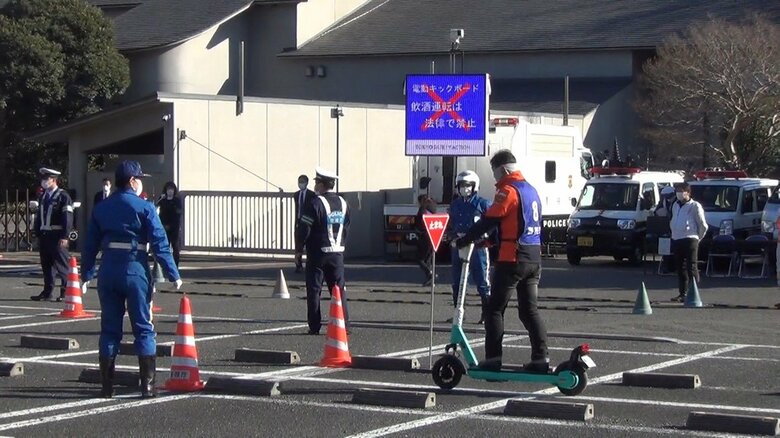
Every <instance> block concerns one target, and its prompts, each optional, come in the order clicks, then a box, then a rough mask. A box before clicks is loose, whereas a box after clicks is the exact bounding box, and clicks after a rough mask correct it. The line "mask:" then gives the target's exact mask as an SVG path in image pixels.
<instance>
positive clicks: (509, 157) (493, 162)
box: [490, 149, 517, 169]
mask: <svg viewBox="0 0 780 438" xmlns="http://www.w3.org/2000/svg"><path fill="white" fill-rule="evenodd" d="M513 163H517V158H515V155H514V154H513V153H512V151H510V150H509V149H502V150H500V151H498V152H496V154H495V155H493V157H492V158H491V159H490V167H491V168H493V169H495V168H497V167H499V166H503V165H505V164H513Z"/></svg>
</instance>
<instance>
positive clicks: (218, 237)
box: [181, 191, 295, 254]
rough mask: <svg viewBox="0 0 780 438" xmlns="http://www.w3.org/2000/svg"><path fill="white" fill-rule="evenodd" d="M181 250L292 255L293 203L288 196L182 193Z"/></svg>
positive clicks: (202, 192)
mask: <svg viewBox="0 0 780 438" xmlns="http://www.w3.org/2000/svg"><path fill="white" fill-rule="evenodd" d="M181 196H182V202H183V204H184V219H183V225H182V235H183V237H184V240H183V244H182V249H184V250H191V251H212V252H255V253H266V254H293V253H294V252H295V200H294V198H293V195H292V194H290V193H275V192H273V193H268V192H263V193H253V192H208V191H189V192H182V194H181Z"/></svg>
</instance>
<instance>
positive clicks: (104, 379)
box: [81, 161, 181, 398]
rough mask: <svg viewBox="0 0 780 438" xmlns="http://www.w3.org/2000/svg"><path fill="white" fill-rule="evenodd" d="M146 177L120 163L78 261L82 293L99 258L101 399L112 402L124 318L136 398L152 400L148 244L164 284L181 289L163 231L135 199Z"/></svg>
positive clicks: (136, 167)
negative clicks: (136, 372) (134, 363)
mask: <svg viewBox="0 0 780 438" xmlns="http://www.w3.org/2000/svg"><path fill="white" fill-rule="evenodd" d="M145 176H148V175H145V174H144V173H143V172H142V171H141V165H140V164H138V163H137V162H135V161H123V162H121V163H119V165H118V166H117V168H116V172H115V177H116V181H115V184H114V185H115V187H117V189H118V190H117V191H115V192H114V193H112V194H111V195H110V196H109V197H108V198H106V199H105V200H104V201H102V202H101V203H100V204H98V205H97V206H95V208H94V209H93V211H92V218H91V220H90V222H89V228H88V231H87V238H86V239H85V242H84V251H83V253H82V260H81V267H82V272H81V281H82V282H83V286H82V287H84V288H86V287H87V284H88V283H89V281H90V280H92V279H93V278H94V277H95V258H96V256H97V253H98V251H102V252H103V258H102V260H101V264H100V272H99V273H98V274H97V277H98V296H99V298H100V308H101V309H102V313H101V315H100V376H101V383H102V385H103V389H102V391H101V396H102V397H107V398H110V397H112V396H113V375H114V361H115V358H116V355H117V353H118V352H119V343H120V341H121V340H122V322H123V318H124V314H125V303H127V307H126V309H127V314H128V315H129V316H130V323H131V326H132V328H133V335H134V336H135V351H136V353H137V354H138V365H139V369H140V375H141V396H142V397H144V398H146V397H154V396H155V392H154V381H155V371H156V351H157V346H156V343H155V336H156V333H155V331H154V325H153V324H152V321H151V319H152V315H151V302H152V277H151V274H150V271H149V254H148V252H147V249H146V248H147V244H149V247H150V248H151V250H152V252H153V253H154V256H155V257H156V258H157V260H158V261H159V263H160V265H161V267H162V269H163V272H164V273H165V275H166V277H167V278H168V280H170V281H172V282H174V283H175V284H176V289H178V288H179V287H180V286H181V279H180V277H179V271H178V270H177V269H176V263H175V262H174V260H173V256H172V254H171V247H170V244H169V243H168V238H167V237H166V235H165V229H164V228H163V226H162V223H161V222H160V217H159V216H158V215H157V211H156V209H155V207H154V204H152V203H150V202H147V201H145V200H143V199H141V198H140V195H141V193H142V192H143V182H142V181H141V178H143V177H145Z"/></svg>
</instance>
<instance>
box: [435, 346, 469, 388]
mask: <svg viewBox="0 0 780 438" xmlns="http://www.w3.org/2000/svg"><path fill="white" fill-rule="evenodd" d="M431 373H432V374H433V382H434V383H436V385H438V386H439V388H442V389H452V388H454V387H456V386H458V383H460V378H461V377H463V375H464V374H466V368H464V367H463V363H462V362H461V361H460V359H458V358H457V357H455V356H453V355H450V354H448V355H445V356H442V357H441V358H440V359H439V360H437V361H436V362H434V364H433V368H432V369H431Z"/></svg>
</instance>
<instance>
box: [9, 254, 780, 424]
mask: <svg viewBox="0 0 780 438" xmlns="http://www.w3.org/2000/svg"><path fill="white" fill-rule="evenodd" d="M654 268H655V266H654V265H652V264H651V263H649V262H648V263H647V264H646V265H645V266H644V267H632V266H629V265H627V264H625V263H618V262H614V261H612V260H611V259H606V258H597V259H587V260H584V261H583V263H582V265H580V266H570V265H568V264H567V263H566V261H565V260H562V259H560V258H558V259H546V260H545V262H544V270H543V274H542V282H541V291H540V308H541V309H542V311H541V312H542V316H543V318H544V320H545V321H546V325H547V329H548V332H549V335H550V339H549V344H550V347H551V351H550V356H551V362H552V363H553V364H556V363H559V362H561V361H564V360H566V359H567V358H568V356H569V352H570V350H571V349H572V348H573V347H575V346H577V345H580V344H582V343H587V344H589V345H590V349H591V357H592V358H593V360H594V361H595V362H596V364H597V367H596V368H593V369H591V370H589V371H588V379H589V385H588V387H587V388H586V389H585V391H584V392H583V393H582V394H580V395H578V396H574V397H567V396H564V395H563V394H561V393H560V392H559V391H558V389H557V388H555V387H552V386H548V385H543V384H531V383H522V382H502V383H492V382H485V381H479V380H474V379H471V378H469V377H464V378H463V380H462V381H461V383H460V384H459V385H458V386H457V387H456V388H455V389H453V390H442V389H440V388H438V387H437V386H436V385H435V384H434V383H433V380H432V378H431V375H430V373H429V372H428V371H427V370H425V369H424V368H426V367H428V365H429V360H430V359H429V348H430V334H429V319H430V312H431V291H430V288H424V287H421V286H420V282H421V281H422V274H421V272H420V271H419V269H418V268H416V267H415V266H413V265H411V264H402V263H387V262H353V263H349V264H348V266H347V269H346V275H347V282H348V286H347V299H348V301H349V310H350V320H351V329H350V334H349V349H350V352H351V353H352V354H353V355H371V356H385V357H404V358H417V359H418V361H419V362H420V364H421V365H422V367H423V369H421V370H415V371H406V372H405V371H377V370H362V369H349V368H342V369H332V368H322V367H319V366H317V364H318V362H319V361H320V359H321V358H322V355H323V348H324V344H325V340H326V335H325V332H326V330H324V329H323V331H322V334H321V335H319V336H311V335H307V334H306V332H307V326H306V302H305V291H304V288H303V275H302V274H296V273H294V272H293V271H294V269H293V266H292V262H288V261H268V260H257V259H246V258H244V259H230V258H219V259H209V258H206V257H197V258H196V257H189V258H187V257H185V258H184V261H183V263H182V277H183V279H184V281H185V284H184V286H183V287H182V291H183V292H186V293H187V294H188V296H189V297H190V299H191V300H192V310H193V323H194V328H195V338H196V343H197V349H198V355H199V357H198V359H199V367H200V373H201V378H202V379H203V380H207V379H208V378H209V377H210V376H214V375H225V376H235V377H242V378H247V379H265V380H269V379H270V380H274V381H277V382H279V384H280V386H279V387H280V391H281V394H280V395H277V396H273V397H263V396H247V395H236V394H225V393H209V392H202V391H201V392H193V393H171V392H166V391H161V392H160V395H159V396H158V397H157V398H154V399H147V400H142V399H140V398H139V397H138V392H137V390H134V389H130V388H125V387H118V388H117V397H116V398H114V399H111V400H106V399H100V398H96V396H97V393H98V391H99V388H98V385H93V384H87V383H82V382H79V381H78V377H79V374H80V372H81V371H82V370H83V369H84V368H87V367H96V366H97V344H98V334H99V318H98V317H97V316H96V317H94V318H84V319H63V318H60V317H58V316H57V315H58V313H59V312H60V311H61V310H62V307H63V305H62V303H56V302H40V303H39V302H33V301H30V300H29V296H30V295H34V294H37V293H38V292H39V291H40V287H41V284H42V280H41V277H40V269H38V268H37V267H36V264H35V256H34V255H32V254H9V253H7V254H5V255H4V258H3V259H2V262H0V287H1V288H2V293H1V294H0V358H2V361H12V362H21V363H23V364H24V375H22V376H15V377H0V436H18V437H26V436H30V437H32V436H35V437H41V436H76V435H80V436H122V437H128V436H177V437H179V436H204V437H205V436H318V437H343V436H351V437H378V436H441V437H444V436H447V437H450V436H455V435H460V436H522V437H525V436H528V437H531V436H533V437H546V436H550V437H553V436H554V437H557V436H562V435H576V436H580V437H604V436H632V437H633V436H640V437H642V436H647V437H650V436H658V435H666V436H669V435H671V436H727V434H717V433H713V432H702V431H694V430H690V429H687V428H686V418H687V417H688V414H689V412H691V411H703V412H712V413H725V414H737V415H751V416H763V417H773V418H780V339H779V337H778V333H780V309H778V308H777V307H776V305H777V304H778V303H780V288H778V286H777V284H776V280H775V279H774V278H770V279H739V278H709V277H704V278H703V279H702V282H701V284H700V285H699V290H700V293H701V299H702V301H703V303H704V307H703V308H684V307H683V306H682V305H680V304H677V303H672V302H670V301H669V299H670V298H671V297H672V296H674V295H676V290H675V289H676V288H675V285H676V278H675V277H670V276H658V275H655V274H654ZM280 270H282V271H283V272H284V275H285V277H286V280H287V286H288V289H289V292H290V295H291V298H290V299H288V300H284V299H278V298H272V297H271V296H272V292H273V289H274V286H275V283H276V279H277V277H278V275H279V271H280ZM438 273H439V278H438V280H437V283H438V284H437V285H436V293H435V294H434V323H435V324H434V325H435V333H434V339H433V349H432V351H433V356H434V357H433V358H431V359H432V360H435V359H436V357H437V356H438V355H440V354H441V353H442V352H443V348H444V345H445V344H447V343H448V341H449V326H450V325H449V324H448V323H446V319H447V318H448V317H450V316H451V313H452V303H451V301H452V300H451V295H450V287H449V284H448V277H449V269H448V267H447V266H442V267H439V268H438ZM642 282H644V284H645V287H646V290H647V294H648V297H649V299H650V302H651V306H652V310H653V313H652V315H634V314H632V309H633V307H634V302H635V300H636V298H637V293H638V290H639V289H640V287H641V284H642ZM180 298H181V294H180V293H178V292H176V291H173V290H172V287H171V285H169V284H163V285H161V286H160V291H159V292H158V294H157V296H156V298H155V304H157V305H159V306H161V307H162V311H160V312H158V313H157V314H156V315H155V325H156V328H157V331H158V343H167V344H173V342H174V340H175V331H176V325H177V320H178V309H179V300H180ZM84 303H85V307H86V308H87V310H88V311H90V312H94V313H96V314H97V315H99V303H98V300H97V294H96V291H95V289H94V288H91V289H90V291H89V292H88V293H87V295H86V296H85V297H84ZM322 305H323V314H324V315H327V313H328V308H329V298H328V296H327V295H326V296H324V297H323V301H322ZM514 306H515V304H514V301H513V302H512V303H511V304H510V308H508V309H507V312H506V318H505V319H506V326H507V334H506V336H505V339H504V344H505V350H504V351H505V362H514V363H522V362H523V361H524V360H527V359H528V357H529V355H530V347H529V343H528V338H527V336H526V334H525V332H524V331H523V329H522V326H521V324H520V322H519V320H518V318H517V313H516V310H515V307H514ZM478 313H479V298H478V296H477V294H476V291H475V290H471V291H470V294H469V296H468V299H467V306H466V318H465V325H464V327H465V329H466V332H467V335H468V337H469V339H470V341H471V342H472V344H473V346H474V348H475V351H476V354H477V357H478V358H481V357H482V356H483V353H484V350H483V348H482V341H483V337H484V336H483V333H484V332H483V330H482V327H481V326H479V325H477V324H475V323H474V322H475V321H476V319H477V317H478ZM125 329H126V334H125V340H127V341H131V340H132V334H131V333H130V331H129V324H128V323H126V327H125ZM34 334H40V335H46V336H62V337H69V338H74V339H76V340H77V341H78V342H79V344H80V347H79V348H78V349H75V350H69V351H56V350H41V349H30V348H22V347H21V346H20V338H21V336H23V335H34ZM238 348H252V349H266V350H277V351H295V352H297V353H298V354H299V355H300V357H301V363H300V364H295V365H269V364H253V363H242V362H235V361H234V360H233V358H234V351H235V350H236V349H238ZM170 363H171V359H170V358H168V357H161V358H159V359H158V383H160V384H161V383H163V382H164V381H165V380H166V379H168V377H169V373H168V369H169V368H168V367H169V366H170ZM118 369H121V370H136V369H137V363H136V360H135V357H132V356H120V358H119V361H118ZM627 371H633V372H659V373H674V374H697V375H698V376H699V377H700V378H701V381H702V386H701V387H699V388H696V389H662V388H640V387H629V386H624V385H623V384H622V374H623V373H624V372H627ZM359 388H374V389H388V390H402V391H422V392H433V393H435V394H436V405H435V407H431V408H427V409H414V408H408V407H399V406H396V407H393V406H374V405H364V404H355V403H352V402H351V400H352V397H353V394H354V392H355V390H357V389H359ZM510 399H536V400H548V401H566V402H575V403H590V404H592V405H593V407H594V414H595V415H594V418H593V419H591V420H589V421H569V420H559V419H551V418H522V417H511V416H506V415H503V409H504V406H505V405H506V403H507V401H508V400H510Z"/></svg>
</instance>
